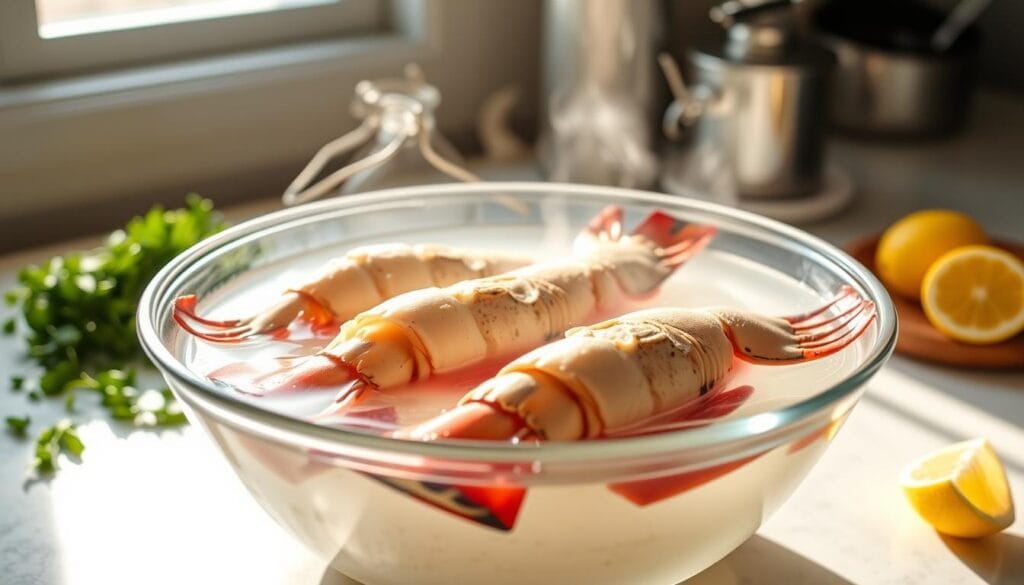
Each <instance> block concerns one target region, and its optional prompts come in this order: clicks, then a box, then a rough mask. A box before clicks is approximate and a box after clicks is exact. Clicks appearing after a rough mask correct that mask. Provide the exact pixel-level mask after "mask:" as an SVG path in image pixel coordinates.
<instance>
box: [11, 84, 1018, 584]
mask: <svg viewBox="0 0 1024 585" xmlns="http://www.w3.org/2000/svg"><path fill="white" fill-rule="evenodd" d="M978 114H979V115H978V116H976V119H975V123H974V124H973V125H972V127H971V130H970V132H968V133H967V134H966V135H965V136H963V137H961V138H959V139H957V140H955V141H951V142H945V143H939V144H934V145H928V146H924V147H921V146H913V145H904V146H881V145H873V144H865V143H846V142H842V143H837V144H835V145H834V148H833V150H832V154H833V156H834V157H835V158H836V160H837V161H838V162H839V163H840V164H842V165H844V166H845V167H846V168H848V169H849V170H850V171H851V172H852V174H853V175H854V178H855V180H856V182H857V184H858V193H859V194H858V198H857V201H856V203H855V205H854V206H853V207H851V208H850V209H849V210H848V211H847V212H846V213H844V214H843V216H842V217H840V218H838V219H834V220H830V221H827V222H822V223H819V224H817V225H814V226H810V227H809V229H810V230H811V231H813V232H815V233H817V234H819V235H821V236H823V237H825V238H827V239H830V240H832V241H834V242H837V243H840V242H843V241H845V240H847V239H849V238H851V237H853V236H856V235H860V234H862V233H865V232H871V231H877V230H879V229H881V228H882V227H884V226H885V225H886V224H887V223H888V222H890V221H891V220H893V219H895V218H897V217H899V216H900V215H902V214H903V213H905V212H907V211H909V210H911V209H914V208H917V207H921V206H951V207H956V208H960V209H964V210H966V211H968V212H970V213H972V214H974V215H975V216H977V217H978V218H979V219H981V220H982V221H983V222H984V223H985V224H986V225H987V226H988V227H989V228H990V229H992V230H993V231H994V232H996V233H1000V234H1003V235H1005V236H1013V235H1016V237H1018V238H1024V229H1022V227H1021V226H1022V225H1024V160H1022V159H1021V153H1024V106H1022V102H1021V101H1020V99H1019V98H1017V99H1009V98H1001V97H998V96H984V99H983V100H981V101H980V102H979V112H978ZM531 172H532V171H531V170H530V169H528V168H524V167H515V168H511V167H506V168H500V169H496V170H494V169H492V171H491V172H490V173H489V175H490V176H491V177H492V178H515V179H521V178H523V177H524V176H529V174H530V173H531ZM86 244H87V243H83V242H78V243H73V244H64V245H61V246H56V247H55V248H53V249H52V250H36V251H31V252H28V253H23V254H20V255H16V256H8V257H6V258H0V289H6V288H8V287H9V286H10V285H11V284H13V282H14V271H15V270H16V269H17V267H19V266H21V265H23V264H25V263H27V262H36V261H39V260H42V259H45V258H46V257H47V256H48V255H49V254H52V253H55V252H58V251H61V250H66V249H68V248H69V247H81V246H84V245H86ZM20 351H21V347H20V345H19V343H18V342H16V340H15V339H13V338H10V337H0V415H3V416H7V415H21V414H25V413H31V414H32V415H33V419H35V420H36V421H39V422H36V423H35V424H34V425H33V429H34V430H38V429H39V428H40V425H41V424H43V422H45V421H49V420H53V419H56V418H58V417H59V416H61V414H62V411H63V405H62V404H60V401H54V402H50V401H43V402H41V403H38V404H32V403H29V402H28V401H27V400H26V398H25V396H24V395H23V394H19V393H13V392H10V391H8V390H7V388H5V386H6V385H7V379H8V377H9V375H10V374H11V373H15V372H20V371H24V369H25V365H24V362H23V360H22V358H21V357H20V355H19V352H20ZM88 398H91V397H87V396H82V397H81V398H80V400H79V403H80V406H79V408H80V409H81V410H82V412H83V419H85V418H90V417H89V416H88V412H89V410H90V408H91V407H92V405H91V401H90V400H88ZM1022 427H1024V372H1005V373H984V372H969V371H961V370H955V369H950V368H942V367H936V366H931V365H926V364H922V363H919V362H914V361H910V360H906V359H902V358H899V357H896V358H894V359H893V360H892V361H891V362H890V363H889V364H888V365H887V366H886V367H885V368H883V370H882V371H881V372H880V373H879V375H878V376H877V377H876V378H874V379H873V380H872V381H871V382H870V384H869V391H868V393H867V395H866V397H865V399H864V400H863V401H862V402H861V404H860V405H858V406H857V408H856V409H855V411H854V413H853V415H852V416H851V417H850V419H849V421H848V422H847V424H846V425H845V426H844V428H843V430H842V432H841V433H839V435H838V437H837V438H836V440H835V441H834V443H833V445H832V446H831V448H830V449H829V451H828V453H826V455H825V456H824V457H823V459H822V460H821V462H820V463H819V464H818V465H817V466H816V467H815V468H814V470H813V471H812V472H811V473H810V475H809V476H808V477H807V479H806V480H805V481H804V482H803V484H802V485H801V486H800V487H799V488H798V490H797V492H796V493H795V494H794V495H793V497H792V498H790V500H789V501H788V502H787V503H786V504H785V505H784V506H783V507H782V508H781V509H780V510H779V511H778V512H777V513H776V514H775V516H774V517H772V518H771V519H770V520H769V521H768V522H767V523H766V524H765V525H764V526H763V527H762V529H761V530H760V531H759V533H758V535H757V536H755V537H753V538H752V539H751V540H750V541H748V542H747V543H746V544H744V545H743V546H741V547H740V548H739V549H738V550H736V551H735V552H734V553H733V554H732V555H730V556H729V557H727V558H726V559H724V560H722V561H721V562H719V563H718V564H716V565H715V566H713V567H712V568H710V569H708V570H707V571H706V572H704V573H702V574H701V575H699V576H697V577H695V578H694V579H693V580H692V582H693V583H698V584H700V585H732V584H742V583H761V584H769V585H772V584H798V585H799V584H815V585H842V584H848V583H852V584H857V585H867V584H871V585H874V584H887V583H893V584H929V585H933V584H935V585H937V584H945V583H950V584H953V583H956V584H959V583H991V584H996V583H999V584H1007V585H1009V584H1021V583H1024V428H1022ZM80 434H81V436H82V438H83V439H84V440H85V441H86V443H87V445H88V447H87V451H86V452H85V454H84V458H83V462H82V463H81V464H75V463H72V462H69V461H61V464H62V470H61V472H60V473H59V474H58V475H57V476H56V477H55V478H54V479H53V480H52V481H48V482H37V483H32V482H25V481H24V477H25V471H26V465H27V459H28V456H29V450H30V442H20V441H18V440H16V439H14V438H12V437H11V436H8V435H7V434H6V433H2V436H0V583H5V584H11V585H21V584H30V583H46V584H48V583H86V584H92V583H104V584H110V585H114V584H121V583H124V584H135V583H168V584H179V583H247V584H248V585H263V584H268V585H269V584H278V583H295V584H298V585H316V584H328V583H330V584H341V583H345V580H344V579H342V578H341V577H339V576H337V575H334V574H332V573H330V572H328V571H326V570H325V568H324V567H325V564H324V563H323V562H322V561H319V560H317V559H316V558H314V557H313V556H312V555H311V554H310V553H308V552H306V551H305V550H303V549H302V548H301V547H300V545H298V544H297V543H295V542H294V541H293V540H291V538H290V537H289V536H288V535H286V534H285V533H284V532H283V531H282V530H281V529H279V528H278V527H277V525H276V524H274V522H273V521H272V520H271V519H270V518H269V517H268V516H267V515H266V514H264V513H263V512H262V511H261V510H259V508H258V506H257V504H256V503H255V502H254V501H253V500H252V499H251V498H250V497H249V495H248V493H247V492H246V491H245V490H244V488H243V487H242V486H241V484H240V483H239V482H238V481H237V479H235V477H234V475H233V473H232V472H231V471H230V469H229V468H228V466H227V465H226V463H225V462H224V461H223V460H222V459H221V457H220V455H219V454H217V453H216V452H215V451H214V450H213V447H212V446H211V445H210V444H209V443H208V442H207V441H206V439H205V438H203V437H202V436H201V433H200V432H199V431H198V430H196V429H193V428H186V429H183V430H170V431H164V432H160V433H154V432H146V431H132V430H128V429H123V428H120V427H118V426H116V425H112V424H111V423H108V422H107V419H106V418H105V417H103V416H102V415H101V414H100V415H98V417H97V419H96V420H95V421H94V422H91V423H88V424H85V425H82V426H81V427H80ZM975 436H987V437H989V438H990V439H991V440H992V442H993V444H994V445H995V446H996V448H997V450H998V451H999V452H1000V454H1001V455H1002V457H1003V459H1004V462H1005V463H1006V466H1007V471H1008V472H1009V476H1010V483H1011V488H1012V490H1013V491H1014V493H1015V494H1016V495H1017V504H1018V506H1020V507H1021V508H1022V510H1021V513H1019V514H1018V520H1017V522H1016V524H1014V525H1013V526H1012V527H1011V528H1010V529H1009V530H1007V531H1006V532H1005V533H1003V534H1001V535H998V536H996V537H991V538H988V539H984V540H980V541H974V542H968V541H956V540H952V539H943V538H941V537H939V536H938V535H937V534H936V533H935V532H934V531H932V530H931V529H930V528H929V527H928V526H927V525H925V524H924V523H923V522H922V521H921V520H919V519H918V518H917V517H916V515H915V514H914V512H913V511H912V510H911V509H910V507H909V506H908V505H907V504H906V502H905V501H904V499H903V495H902V493H901V492H900V490H899V487H898V486H897V483H896V476H897V474H898V472H899V469H900V468H901V467H902V466H903V465H905V464H906V463H907V462H908V461H910V460H912V459H913V458H915V457H917V456H918V455H920V454H921V453H923V452H925V451H928V450H930V449H934V448H936V447H939V446H942V445H945V444H948V443H951V442H954V441H957V440H961V439H965V438H970V437H975Z"/></svg>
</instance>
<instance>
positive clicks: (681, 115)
mask: <svg viewBox="0 0 1024 585" xmlns="http://www.w3.org/2000/svg"><path fill="white" fill-rule="evenodd" d="M658 65H660V66H661V71H662V73H664V75H665V80H666V81H668V87H669V89H670V90H671V92H672V103H670V104H669V105H668V108H666V109H665V115H664V116H663V117H662V119H661V129H662V131H663V132H664V133H665V137H666V138H668V139H669V140H678V139H679V137H680V136H681V135H682V132H681V131H680V127H686V126H691V125H692V124H693V123H694V122H696V121H697V119H698V118H700V117H701V116H702V115H704V112H705V111H707V108H708V106H709V104H711V103H712V102H713V101H714V100H715V99H716V96H715V95H714V93H713V92H711V91H710V90H709V89H708V88H706V87H701V86H698V87H697V88H695V89H696V90H697V91H694V92H691V91H690V90H689V89H688V88H687V87H686V82H685V81H684V80H683V74H682V72H680V71H679V65H678V64H676V60H675V59H673V58H672V56H671V55H669V54H668V53H661V54H660V55H658ZM700 90H703V91H700ZM695 94H697V95H695Z"/></svg>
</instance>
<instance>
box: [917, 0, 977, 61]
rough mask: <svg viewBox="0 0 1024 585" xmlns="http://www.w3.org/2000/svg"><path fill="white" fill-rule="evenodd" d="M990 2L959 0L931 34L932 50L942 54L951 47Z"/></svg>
mask: <svg viewBox="0 0 1024 585" xmlns="http://www.w3.org/2000/svg"><path fill="white" fill-rule="evenodd" d="M991 3H992V0H961V2H960V3H959V4H957V5H956V6H955V7H954V8H953V10H952V11H951V12H950V13H949V14H948V15H947V16H946V20H944V21H942V24H940V25H939V28H937V29H935V32H934V33H932V38H931V46H932V50H933V51H936V52H939V53H942V52H944V51H946V50H947V49H949V48H950V47H951V46H953V43H955V42H956V40H957V39H958V38H960V35H961V34H963V32H964V29H966V28H967V27H968V26H970V25H971V23H973V22H974V21H975V20H976V19H977V18H978V16H979V15H980V14H981V12H982V11H983V10H985V9H986V8H988V5H989V4H991Z"/></svg>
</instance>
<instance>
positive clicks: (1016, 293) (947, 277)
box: [921, 246, 1024, 344]
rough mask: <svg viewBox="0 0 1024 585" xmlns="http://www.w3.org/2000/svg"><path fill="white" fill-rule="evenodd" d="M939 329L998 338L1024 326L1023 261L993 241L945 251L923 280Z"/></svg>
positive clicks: (975, 338)
mask: <svg viewBox="0 0 1024 585" xmlns="http://www.w3.org/2000/svg"><path fill="white" fill-rule="evenodd" d="M921 304H922V306H924V313H925V315H927V316H928V320H929V321H931V323H932V325H934V326H935V328H936V329H938V330H939V331H941V332H943V333H945V334H946V335H948V336H950V337H952V338H953V339H956V340H957V341H963V342H966V343H976V344H987V343H998V342H1000V341H1004V340H1006V339H1009V338H1011V337H1013V336H1014V335H1017V334H1018V333H1020V332H1021V331H1022V330H1024V262H1021V261H1020V259H1018V258H1017V257H1016V256H1014V255H1013V254H1011V253H1009V252H1006V251H1005V250H1000V249H999V248H993V247H992V246H965V247H963V248H958V249H956V250H953V251H952V252H948V253H946V254H945V255H944V256H942V257H941V258H939V259H938V260H937V261H936V262H935V264H933V265H932V267H931V268H929V269H928V272H927V274H925V277H924V282H923V283H922V284H921Z"/></svg>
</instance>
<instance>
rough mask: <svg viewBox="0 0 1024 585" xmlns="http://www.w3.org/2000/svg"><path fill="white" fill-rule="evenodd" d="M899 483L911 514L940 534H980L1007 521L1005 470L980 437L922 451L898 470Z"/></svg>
mask: <svg viewBox="0 0 1024 585" xmlns="http://www.w3.org/2000/svg"><path fill="white" fill-rule="evenodd" d="M900 485H901V486H902V487H903V492H904V493H905V494H906V495H907V498H908V499H909V500H910V503H911V505H913V506H914V509H915V510H917V513H918V514H920V515H921V517H922V518H924V519H925V521H926V522H928V523H929V524H931V525H932V527H934V528H935V530H938V531H939V532H941V533H943V534H948V535H950V536H960V537H968V538H971V537H980V536H986V535H989V534H993V533H996V532H999V531H1000V530H1002V529H1004V528H1006V527H1007V526H1009V525H1010V524H1013V516H1014V514H1013V499H1012V497H1011V495H1010V485H1009V483H1008V482H1007V481H1006V472H1005V471H1004V470H1003V464H1002V463H1001V462H1000V461H999V456H998V455H996V452H995V451H994V450H993V449H992V445H990V444H989V442H988V441H987V440H985V439H973V440H970V441H964V442H962V443H956V444H955V445H950V446H948V447H945V448H943V449H939V450H938V451H933V452H931V453H929V454H927V455H925V456H924V457H922V458H921V459H918V460H917V461H915V462H913V463H911V464H910V465H909V466H907V468H906V469H904V470H903V473H902V474H901V476H900Z"/></svg>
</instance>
